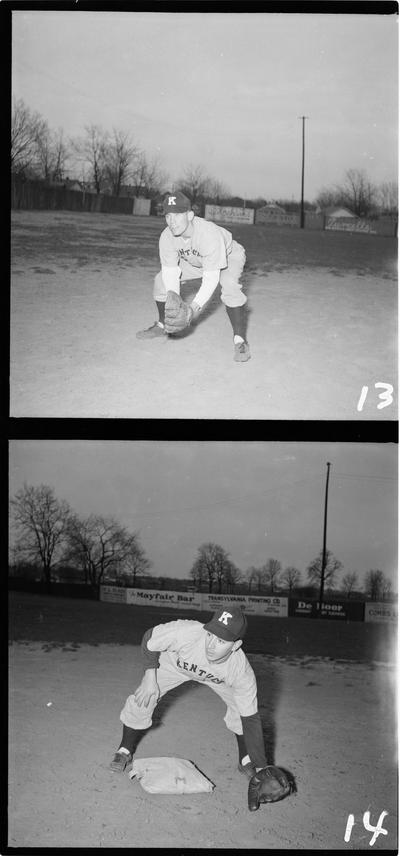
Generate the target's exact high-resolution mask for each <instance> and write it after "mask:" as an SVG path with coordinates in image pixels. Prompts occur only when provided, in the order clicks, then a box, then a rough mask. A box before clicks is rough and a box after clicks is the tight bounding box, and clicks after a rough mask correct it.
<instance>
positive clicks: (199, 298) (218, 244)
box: [136, 192, 250, 362]
mask: <svg viewBox="0 0 400 856" xmlns="http://www.w3.org/2000/svg"><path fill="white" fill-rule="evenodd" d="M163 210H164V214H165V219H166V222H167V228H166V229H164V230H163V232H162V233H161V235H160V240H159V253H160V261H161V270H160V272H159V273H158V274H157V276H156V277H155V279H154V289H153V296H154V300H155V302H156V305H157V310H158V320H157V321H156V322H155V323H154V324H152V325H151V327H148V328H147V329H146V330H140V331H139V332H138V333H137V334H136V336H137V338H138V339H154V338H157V337H165V336H167V335H173V334H176V333H180V332H181V331H182V330H185V329H186V328H187V327H189V325H190V324H192V323H193V322H195V321H196V319H197V317H198V316H199V315H200V313H201V311H202V310H203V309H204V307H205V306H206V304H207V302H208V301H209V300H210V298H211V296H212V294H213V293H214V291H215V289H216V287H217V285H218V284H220V285H221V300H222V303H224V304H225V307H226V311H227V314H228V317H229V320H230V322H231V325H232V329H233V343H234V359H235V360H236V361H237V362H246V361H247V360H249V359H250V348H249V345H248V342H247V340H246V308H245V305H246V302H247V297H246V296H245V295H244V294H243V291H242V286H241V284H240V276H241V274H242V271H243V268H244V264H245V261H246V254H245V251H244V248H243V247H242V246H241V244H238V243H237V241H234V240H233V238H232V235H231V233H230V232H228V230H227V229H223V228H222V226H218V225H217V224H216V223H212V222H210V221H209V220H205V219H204V218H203V217H196V216H195V214H194V211H192V208H191V202H190V200H189V199H188V198H187V196H185V195H184V194H183V193H180V192H177V193H175V194H172V193H169V194H167V196H166V197H165V198H164V203H163ZM200 278H201V285H200V288H199V289H198V291H197V293H196V294H195V297H194V299H193V300H192V302H191V303H190V305H189V304H188V303H185V302H184V301H183V300H182V298H181V296H180V286H181V283H184V282H187V281H188V280H194V279H200Z"/></svg>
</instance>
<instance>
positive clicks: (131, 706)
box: [120, 653, 243, 734]
mask: <svg viewBox="0 0 400 856" xmlns="http://www.w3.org/2000/svg"><path fill="white" fill-rule="evenodd" d="M190 680H193V678H192V677H191V675H190V672H189V673H188V675H187V676H186V675H185V674H182V672H181V671H178V669H177V668H176V665H175V663H174V661H173V659H172V658H170V656H169V655H168V653H163V654H161V657H160V666H159V668H158V669H157V683H158V686H159V688H160V695H159V698H158V699H157V700H155V701H153V700H152V701H151V702H150V703H149V705H148V707H144V705H142V706H141V707H139V706H138V705H137V704H136V702H135V698H134V695H130V696H128V698H127V700H126V702H125V705H124V707H123V709H122V711H121V714H120V720H121V722H123V724H124V725H127V726H128V728H134V729H137V730H141V729H146V728H150V726H151V724H152V721H153V713H154V710H155V708H156V706H157V703H158V701H159V699H160V698H162V696H164V695H165V694H166V693H167V692H169V690H173V689H174V688H175V687H178V686H180V684H183V683H185V682H187V681H190ZM196 683H201V682H200V681H196ZM204 683H205V687H204V692H207V690H208V689H211V690H214V692H215V693H217V695H219V696H220V698H222V700H223V701H224V702H225V704H226V713H225V716H224V722H225V725H226V727H227V728H228V729H229V731H233V732H234V733H235V734H243V726H242V720H241V718H240V713H239V711H238V708H237V705H236V702H235V699H234V695H233V691H232V689H231V688H230V687H227V686H226V684H216V683H211V682H208V681H207V682H204Z"/></svg>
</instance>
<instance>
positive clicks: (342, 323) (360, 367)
mask: <svg viewBox="0 0 400 856" xmlns="http://www.w3.org/2000/svg"><path fill="white" fill-rule="evenodd" d="M162 228H164V221H163V219H161V218H154V217H153V218H141V217H128V216H125V217H124V216H112V215H102V214H74V213H72V212H51V211H44V212H43V211H40V212H39V211H14V212H13V213H12V257H11V262H12V265H11V370H10V415H11V416H13V417H39V418H40V417H54V418H99V417H100V418H128V419H129V418H138V419H146V418H147V419H175V418H177V419H196V418H200V419H203V418H206V419H257V420H258V419H262V420H264V419H272V420H274V419H280V420H288V419H298V420H309V419H312V420H326V419H340V420H349V419H350V420H357V419H361V420H364V419H367V420H393V419H396V418H397V402H396V401H393V403H390V404H388V405H387V406H383V407H382V406H379V407H378V405H382V404H384V403H385V402H384V400H383V399H382V398H379V396H380V395H382V394H384V391H385V389H386V388H387V387H376V386H375V384H377V383H378V384H390V385H391V386H393V387H394V389H396V349H397V344H396V335H397V330H396V315H397V306H396V278H397V242H396V240H395V239H394V238H384V237H376V236H368V235H360V234H347V233H337V232H318V233H314V232H306V231H304V230H294V229H290V228H286V229H285V228H267V227H263V226H237V227H236V226H232V227H230V228H231V231H232V232H233V234H234V237H235V238H236V239H237V240H239V241H240V242H242V243H243V245H244V247H245V249H246V253H247V264H246V268H245V273H244V290H245V293H246V294H247V297H248V309H249V315H248V319H249V321H248V338H249V342H250V346H251V352H252V358H251V360H250V361H249V362H248V363H245V364H243V363H242V364H238V363H235V362H234V361H233V358H232V336H231V328H230V325H229V322H228V319H227V317H226V312H225V310H224V307H223V306H222V304H221V302H220V299H219V289H217V292H216V294H215V295H214V297H213V299H212V300H211V301H210V304H209V306H208V308H207V310H206V312H205V313H204V315H202V316H201V318H200V320H199V322H198V324H197V325H195V326H194V327H193V328H191V329H190V331H189V333H188V334H187V335H183V336H179V337H175V338H172V337H168V338H167V339H165V340H164V339H163V340H157V341H151V342H148V341H140V340H137V339H136V338H135V333H136V331H137V330H139V329H142V328H143V327H145V326H148V325H149V324H150V323H152V321H153V320H154V318H155V313H154V304H153V300H152V283H153V278H154V275H155V274H156V273H157V271H158V269H159V262H158V236H159V234H160V231H161V229H162ZM196 288H197V285H196V284H195V283H191V284H190V285H189V284H188V286H185V287H184V290H183V294H184V296H185V297H186V298H187V299H190V298H191V297H192V295H193V294H194V291H195V290H196ZM365 387H368V390H367V392H366V394H365V396H366V397H365V401H364V403H363V405H362V408H361V409H359V410H358V409H357V406H358V403H359V401H360V396H361V393H362V391H363V388H365Z"/></svg>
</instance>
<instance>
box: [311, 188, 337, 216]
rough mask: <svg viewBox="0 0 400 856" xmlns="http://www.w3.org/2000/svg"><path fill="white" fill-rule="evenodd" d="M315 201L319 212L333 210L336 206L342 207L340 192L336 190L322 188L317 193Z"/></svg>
mask: <svg viewBox="0 0 400 856" xmlns="http://www.w3.org/2000/svg"><path fill="white" fill-rule="evenodd" d="M315 201H316V204H317V205H318V207H319V208H320V209H321V211H323V210H324V209H325V208H334V207H336V206H337V205H344V202H343V200H342V195H341V192H340V191H339V190H338V189H337V188H336V189H335V188H323V189H322V190H320V191H319V193H318V195H317V197H316V199H315Z"/></svg>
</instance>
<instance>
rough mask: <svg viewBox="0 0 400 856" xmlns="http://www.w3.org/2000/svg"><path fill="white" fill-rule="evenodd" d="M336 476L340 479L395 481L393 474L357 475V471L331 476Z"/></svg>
mask: <svg viewBox="0 0 400 856" xmlns="http://www.w3.org/2000/svg"><path fill="white" fill-rule="evenodd" d="M338 476H339V477H340V478H342V479H381V480H382V481H392V482H395V481H397V479H395V478H393V476H368V475H359V474H358V473H335V474H334V475H333V478H337V477H338Z"/></svg>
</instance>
